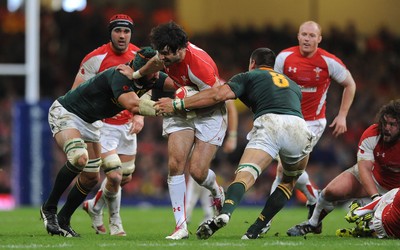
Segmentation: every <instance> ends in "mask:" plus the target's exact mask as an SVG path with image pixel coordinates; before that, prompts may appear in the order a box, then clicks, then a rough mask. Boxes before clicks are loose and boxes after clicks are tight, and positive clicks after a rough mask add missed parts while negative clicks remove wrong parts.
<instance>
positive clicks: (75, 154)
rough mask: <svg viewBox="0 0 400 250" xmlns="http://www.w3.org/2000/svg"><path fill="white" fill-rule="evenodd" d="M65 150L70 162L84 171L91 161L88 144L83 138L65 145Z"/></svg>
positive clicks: (69, 141)
mask: <svg viewBox="0 0 400 250" xmlns="http://www.w3.org/2000/svg"><path fill="white" fill-rule="evenodd" d="M63 150H64V152H65V154H66V155H67V159H68V161H69V162H70V163H71V164H72V165H73V166H74V167H76V168H77V169H78V170H80V171H82V170H83V169H84V168H85V166H86V165H87V164H88V161H89V154H88V151H87V146H86V143H85V142H84V141H83V140H82V139H81V138H74V139H70V140H68V141H66V142H65V143H64V147H63Z"/></svg>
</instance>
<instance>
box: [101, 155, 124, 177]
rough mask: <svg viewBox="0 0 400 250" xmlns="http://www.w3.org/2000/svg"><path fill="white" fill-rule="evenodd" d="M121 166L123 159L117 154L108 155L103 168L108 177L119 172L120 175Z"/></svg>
mask: <svg viewBox="0 0 400 250" xmlns="http://www.w3.org/2000/svg"><path fill="white" fill-rule="evenodd" d="M121 166H122V163H121V159H120V158H119V156H118V155H117V154H111V155H108V156H106V157H105V158H104V159H103V165H102V168H103V171H104V173H105V174H106V175H107V176H109V175H110V174H111V173H112V172H114V171H118V172H119V173H121Z"/></svg>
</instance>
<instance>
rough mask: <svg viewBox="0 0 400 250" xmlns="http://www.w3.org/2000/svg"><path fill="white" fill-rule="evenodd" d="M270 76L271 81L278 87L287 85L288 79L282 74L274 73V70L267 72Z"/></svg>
mask: <svg viewBox="0 0 400 250" xmlns="http://www.w3.org/2000/svg"><path fill="white" fill-rule="evenodd" d="M269 73H270V74H271V76H272V81H273V82H274V84H275V85H276V86H278V87H279V88H287V87H289V81H288V80H287V79H286V77H285V76H284V75H282V74H279V73H276V72H269Z"/></svg>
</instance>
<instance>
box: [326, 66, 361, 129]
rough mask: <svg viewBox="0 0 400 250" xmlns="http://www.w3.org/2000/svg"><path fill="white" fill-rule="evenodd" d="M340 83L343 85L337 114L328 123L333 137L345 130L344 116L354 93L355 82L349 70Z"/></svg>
mask: <svg viewBox="0 0 400 250" xmlns="http://www.w3.org/2000/svg"><path fill="white" fill-rule="evenodd" d="M341 85H342V86H343V87H344V89H343V95H342V103H341V104H340V109H339V113H338V115H337V116H336V117H335V119H334V120H333V122H332V123H331V124H330V125H329V127H331V128H334V130H333V132H332V134H333V136H335V137H337V136H339V135H341V134H343V133H345V132H347V125H346V117H347V114H348V112H349V109H350V106H351V104H352V103H353V100H354V95H355V93H356V83H355V82H354V79H353V77H352V76H351V74H350V72H348V75H347V77H346V79H345V80H344V81H343V82H342V83H341Z"/></svg>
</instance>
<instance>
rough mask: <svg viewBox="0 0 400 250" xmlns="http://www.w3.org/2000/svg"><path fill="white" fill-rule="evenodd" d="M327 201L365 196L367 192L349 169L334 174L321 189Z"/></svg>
mask: <svg viewBox="0 0 400 250" xmlns="http://www.w3.org/2000/svg"><path fill="white" fill-rule="evenodd" d="M323 192H324V195H325V199H326V200H328V201H338V200H347V199H350V198H361V197H365V196H367V192H366V191H365V189H364V187H363V186H362V185H361V183H360V182H359V181H358V180H357V178H356V177H355V176H354V175H353V174H352V173H351V172H349V171H344V172H342V173H341V174H339V175H338V176H336V177H335V178H334V179H333V180H332V181H331V182H329V183H328V185H327V186H326V187H325V188H324V190H323Z"/></svg>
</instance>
